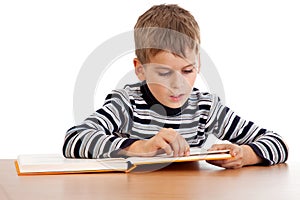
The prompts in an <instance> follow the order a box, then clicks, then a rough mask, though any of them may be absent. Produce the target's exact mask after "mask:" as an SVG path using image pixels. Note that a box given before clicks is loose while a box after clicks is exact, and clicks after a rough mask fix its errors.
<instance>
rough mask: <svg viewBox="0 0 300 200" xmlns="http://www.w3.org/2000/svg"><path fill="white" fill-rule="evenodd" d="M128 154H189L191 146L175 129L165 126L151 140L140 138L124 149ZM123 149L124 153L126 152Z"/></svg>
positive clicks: (175, 155)
mask: <svg viewBox="0 0 300 200" xmlns="http://www.w3.org/2000/svg"><path fill="white" fill-rule="evenodd" d="M124 151H126V153H125V155H127V156H155V155H157V154H160V153H166V154H167V155H171V154H172V153H173V156H174V157H177V156H188V155H189V154H190V146H189V144H188V143H187V141H186V140H185V139H184V138H183V137H182V136H181V135H180V134H179V133H177V132H176V131H175V130H174V129H172V128H163V129H161V130H160V131H159V132H158V133H157V134H156V135H155V136H153V137H152V138H150V139H149V140H138V141H136V142H134V143H133V144H132V145H130V146H129V147H127V148H126V149H124ZM124 151H123V153H124Z"/></svg>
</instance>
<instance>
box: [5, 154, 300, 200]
mask: <svg viewBox="0 0 300 200" xmlns="http://www.w3.org/2000/svg"><path fill="white" fill-rule="evenodd" d="M152 167H153V166H152ZM155 167H156V169H158V168H159V166H155ZM299 190H300V163H291V164H289V163H288V164H280V165H276V166H272V167H256V166H252V167H244V168H242V169H237V170H225V169H222V168H218V167H215V166H212V165H209V164H207V163H205V162H191V163H174V164H171V165H169V166H167V167H165V168H163V169H160V170H155V171H153V168H148V169H147V168H146V169H144V168H143V169H137V170H135V171H133V172H131V173H127V174H126V173H98V174H73V175H44V176H18V175H17V174H16V171H15V167H14V165H13V160H0V200H18V199H30V200H37V199H38V200H44V199H55V200H59V199H66V200H68V199H72V200H76V199H86V200H93V199H105V200H106V199H122V200H124V199H152V200H156V199H211V200H215V199H222V200H223V199H243V200H246V199H251V200H253V199H255V200H256V199H269V200H271V199H272V200H273V199H288V200H291V199H300V191H299Z"/></svg>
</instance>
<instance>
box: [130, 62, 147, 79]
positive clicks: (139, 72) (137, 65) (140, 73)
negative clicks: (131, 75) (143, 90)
mask: <svg viewBox="0 0 300 200" xmlns="http://www.w3.org/2000/svg"><path fill="white" fill-rule="evenodd" d="M133 64H134V69H135V74H136V76H137V77H138V79H139V80H140V81H144V80H145V79H146V77H145V71H144V67H143V65H142V63H141V62H140V61H139V59H137V58H134V59H133Z"/></svg>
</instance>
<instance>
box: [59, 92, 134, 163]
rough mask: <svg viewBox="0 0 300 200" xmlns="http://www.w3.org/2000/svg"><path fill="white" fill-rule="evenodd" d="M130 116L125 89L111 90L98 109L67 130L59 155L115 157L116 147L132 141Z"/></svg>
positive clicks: (126, 145) (70, 156) (118, 148)
mask: <svg viewBox="0 0 300 200" xmlns="http://www.w3.org/2000/svg"><path fill="white" fill-rule="evenodd" d="M131 119H132V109H131V107H130V104H129V97H128V95H127V93H126V91H124V90H115V91H113V92H112V93H111V94H109V95H108V96H107V97H106V100H105V103H104V105H103V107H102V108H101V109H99V110H97V111H96V112H95V113H93V114H92V115H90V116H89V117H88V118H86V119H85V120H84V121H83V123H82V124H80V125H78V126H74V127H72V128H70V129H69V130H68V131H67V133H66V136H65V140H64V145H63V155H64V156H65V157H67V158H103V157H114V156H116V153H117V152H118V150H120V149H122V148H126V147H128V146H129V145H131V144H132V143H133V142H135V141H136V140H135V139H130V138H129V134H128V130H129V129H130V126H131V123H132V122H131Z"/></svg>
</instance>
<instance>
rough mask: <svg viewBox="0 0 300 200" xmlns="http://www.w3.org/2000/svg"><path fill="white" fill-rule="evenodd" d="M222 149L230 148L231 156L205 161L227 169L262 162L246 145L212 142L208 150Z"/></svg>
mask: <svg viewBox="0 0 300 200" xmlns="http://www.w3.org/2000/svg"><path fill="white" fill-rule="evenodd" d="M224 149H229V150H230V154H231V156H232V158H230V159H226V160H211V161H207V162H208V163H210V164H213V165H217V166H219V167H224V168H228V169H238V168H241V167H243V166H246V165H254V164H258V163H260V162H262V160H261V158H260V157H258V156H257V155H256V154H255V153H254V151H253V150H252V148H251V147H250V146H248V145H241V146H239V145H236V144H214V145H213V146H212V147H211V148H210V149H209V150H224Z"/></svg>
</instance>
